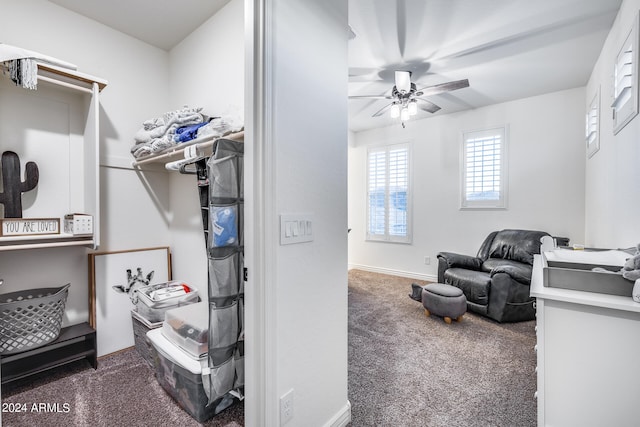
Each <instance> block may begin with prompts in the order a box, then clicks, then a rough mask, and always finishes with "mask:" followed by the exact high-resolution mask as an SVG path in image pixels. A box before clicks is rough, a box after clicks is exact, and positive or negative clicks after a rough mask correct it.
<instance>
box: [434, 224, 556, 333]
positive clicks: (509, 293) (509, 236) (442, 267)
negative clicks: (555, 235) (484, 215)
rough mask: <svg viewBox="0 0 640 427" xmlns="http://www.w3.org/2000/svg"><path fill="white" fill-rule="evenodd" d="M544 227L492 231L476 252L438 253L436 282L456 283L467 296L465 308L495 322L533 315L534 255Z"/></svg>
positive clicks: (526, 317) (527, 317) (521, 319)
mask: <svg viewBox="0 0 640 427" xmlns="http://www.w3.org/2000/svg"><path fill="white" fill-rule="evenodd" d="M548 235H549V234H548V233H545V232H543V231H530V230H501V231H494V232H492V233H491V234H489V236H488V237H487V238H486V239H485V241H484V242H483V243H482V246H480V250H479V251H478V254H477V256H475V257H472V256H468V255H461V254H456V253H452V252H440V253H439V254H438V282H440V283H446V284H449V285H453V286H456V287H458V288H460V289H462V291H463V292H464V295H465V296H466V298H467V309H468V310H469V311H473V312H475V313H478V314H482V315H484V316H487V317H489V318H491V319H493V320H495V321H497V322H519V321H524V320H532V319H534V318H535V314H536V311H535V307H534V302H535V298H531V296H530V295H529V287H530V285H531V272H532V269H533V255H534V254H539V253H540V244H541V242H540V239H541V238H542V237H543V236H548Z"/></svg>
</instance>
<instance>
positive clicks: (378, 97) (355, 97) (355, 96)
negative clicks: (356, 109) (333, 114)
mask: <svg viewBox="0 0 640 427" xmlns="http://www.w3.org/2000/svg"><path fill="white" fill-rule="evenodd" d="M349 99H393V96H384V95H349Z"/></svg>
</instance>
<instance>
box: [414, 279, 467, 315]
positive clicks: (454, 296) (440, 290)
mask: <svg viewBox="0 0 640 427" xmlns="http://www.w3.org/2000/svg"><path fill="white" fill-rule="evenodd" d="M422 305H423V306H424V314H425V315H427V316H429V315H431V314H435V315H436V316H441V317H443V318H444V321H445V322H446V323H451V319H455V320H456V322H459V321H461V320H462V315H463V314H464V313H466V312H467V298H466V297H465V296H464V294H463V293H462V289H460V288H456V287H455V286H451V285H446V284H444V283H430V284H428V285H425V286H423V287H422Z"/></svg>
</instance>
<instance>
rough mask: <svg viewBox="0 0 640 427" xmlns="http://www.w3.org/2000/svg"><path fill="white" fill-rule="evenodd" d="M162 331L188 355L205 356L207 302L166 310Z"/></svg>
mask: <svg viewBox="0 0 640 427" xmlns="http://www.w3.org/2000/svg"><path fill="white" fill-rule="evenodd" d="M162 333H163V334H164V335H165V337H166V338H167V339H168V340H169V341H171V342H173V343H174V344H177V345H178V346H179V347H180V348H181V349H183V350H185V351H186V352H187V353H189V355H190V356H192V357H194V358H200V357H204V356H206V355H207V351H208V347H207V343H208V341H209V340H208V335H209V304H208V303H207V302H206V301H203V302H199V303H196V304H191V305H188V306H184V307H179V308H173V309H171V310H168V311H167V312H166V313H165V320H164V323H163V324H162Z"/></svg>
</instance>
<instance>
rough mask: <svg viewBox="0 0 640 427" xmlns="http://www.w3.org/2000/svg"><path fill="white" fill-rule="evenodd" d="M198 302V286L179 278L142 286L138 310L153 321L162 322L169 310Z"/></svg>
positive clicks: (139, 291)
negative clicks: (195, 286) (188, 283)
mask: <svg viewBox="0 0 640 427" xmlns="http://www.w3.org/2000/svg"><path fill="white" fill-rule="evenodd" d="M196 302H198V290H197V289H196V288H194V287H193V286H191V285H187V284H186V283H184V282H181V281H179V280H172V281H169V282H164V283H156V284H154V285H148V286H144V287H142V288H140V289H139V290H138V303H137V304H136V311H137V312H138V314H139V315H141V316H142V317H144V318H145V319H147V320H148V321H149V322H151V323H155V322H162V321H163V320H164V316H165V313H166V312H167V310H170V309H172V308H177V307H180V306H183V305H188V304H193V303H196Z"/></svg>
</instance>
